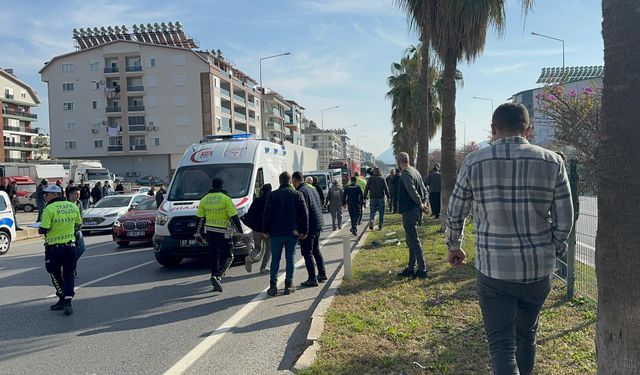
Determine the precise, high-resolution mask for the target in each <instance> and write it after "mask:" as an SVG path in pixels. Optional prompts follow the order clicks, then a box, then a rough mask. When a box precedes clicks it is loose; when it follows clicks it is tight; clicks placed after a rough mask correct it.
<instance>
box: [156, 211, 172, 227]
mask: <svg viewBox="0 0 640 375" xmlns="http://www.w3.org/2000/svg"><path fill="white" fill-rule="evenodd" d="M168 221H169V216H167V215H165V214H163V213H162V212H158V213H157V214H156V224H158V225H160V226H162V225H166V224H167V222H168Z"/></svg>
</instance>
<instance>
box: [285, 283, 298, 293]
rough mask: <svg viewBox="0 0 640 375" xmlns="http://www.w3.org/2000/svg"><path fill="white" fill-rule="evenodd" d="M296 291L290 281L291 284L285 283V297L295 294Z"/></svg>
mask: <svg viewBox="0 0 640 375" xmlns="http://www.w3.org/2000/svg"><path fill="white" fill-rule="evenodd" d="M295 291H296V288H295V287H294V286H293V283H292V282H291V281H289V282H287V281H285V282H284V294H285V295H288V294H291V293H293V292H295Z"/></svg>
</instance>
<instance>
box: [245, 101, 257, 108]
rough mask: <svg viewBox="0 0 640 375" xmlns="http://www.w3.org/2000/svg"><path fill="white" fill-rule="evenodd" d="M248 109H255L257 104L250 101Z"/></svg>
mask: <svg viewBox="0 0 640 375" xmlns="http://www.w3.org/2000/svg"><path fill="white" fill-rule="evenodd" d="M247 107H249V108H255V107H256V103H254V102H252V101H248V102H247Z"/></svg>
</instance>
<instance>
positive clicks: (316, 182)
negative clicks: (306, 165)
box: [312, 176, 324, 203]
mask: <svg viewBox="0 0 640 375" xmlns="http://www.w3.org/2000/svg"><path fill="white" fill-rule="evenodd" d="M312 185H313V187H314V188H316V191H317V192H318V195H319V196H320V202H323V203H324V191H323V190H322V186H320V181H319V180H318V177H316V176H313V184H312Z"/></svg>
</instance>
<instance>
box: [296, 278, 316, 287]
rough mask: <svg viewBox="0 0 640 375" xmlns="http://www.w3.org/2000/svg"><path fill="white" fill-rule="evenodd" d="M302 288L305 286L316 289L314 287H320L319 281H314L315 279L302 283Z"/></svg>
mask: <svg viewBox="0 0 640 375" xmlns="http://www.w3.org/2000/svg"><path fill="white" fill-rule="evenodd" d="M300 286H303V287H305V288H310V287H314V286H318V281H317V280H314V279H309V280H307V281H305V282H302V283H300Z"/></svg>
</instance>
